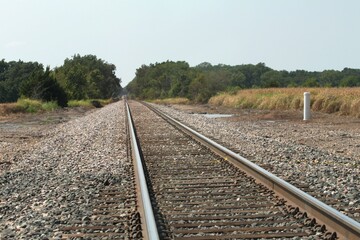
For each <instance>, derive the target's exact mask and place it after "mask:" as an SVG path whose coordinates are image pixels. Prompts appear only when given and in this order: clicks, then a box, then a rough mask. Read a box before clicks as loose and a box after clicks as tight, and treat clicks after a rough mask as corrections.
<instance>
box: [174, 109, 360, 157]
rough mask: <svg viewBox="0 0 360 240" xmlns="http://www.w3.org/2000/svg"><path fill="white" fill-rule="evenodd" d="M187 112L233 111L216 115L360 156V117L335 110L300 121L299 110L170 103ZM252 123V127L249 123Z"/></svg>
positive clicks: (259, 131)
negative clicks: (337, 113) (347, 115)
mask: <svg viewBox="0 0 360 240" xmlns="http://www.w3.org/2000/svg"><path fill="white" fill-rule="evenodd" d="M171 107H172V108H174V109H177V110H180V111H183V112H186V113H189V114H206V113H208V114H209V113H210V114H233V116H232V117H226V118H217V121H222V122H229V121H230V122H237V123H238V126H239V127H241V126H242V124H243V125H244V126H247V127H246V131H247V132H248V133H250V134H254V135H260V136H261V135H262V134H263V135H264V136H265V135H266V136H267V137H271V138H275V139H280V140H281V139H284V140H286V141H292V142H295V143H299V144H303V145H308V146H311V147H316V148H319V149H322V150H326V151H328V152H330V153H333V154H337V155H342V156H344V157H349V158H354V159H360V119H358V118H354V117H344V116H338V115H335V114H325V113H318V112H312V118H311V120H309V121H303V120H302V119H303V116H302V112H301V111H275V110H253V109H233V108H226V107H214V106H210V105H171ZM249 126H252V127H249Z"/></svg>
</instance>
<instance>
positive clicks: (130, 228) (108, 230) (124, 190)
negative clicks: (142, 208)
mask: <svg viewBox="0 0 360 240" xmlns="http://www.w3.org/2000/svg"><path fill="white" fill-rule="evenodd" d="M124 125H125V126H124V127H125V128H126V131H127V134H126V136H127V142H126V143H127V150H128V154H127V161H128V164H127V165H125V166H123V167H126V168H127V171H128V173H129V174H128V175H127V176H119V178H124V177H125V178H127V179H126V181H113V180H111V179H109V180H106V181H105V182H104V183H103V188H102V190H101V191H99V192H97V193H95V196H94V197H95V203H94V204H92V208H93V211H92V213H91V214H90V215H89V216H84V217H82V218H81V219H74V220H73V221H68V222H65V223H62V224H61V227H59V228H58V229H56V231H58V232H61V233H62V235H61V239H143V233H142V226H141V217H140V214H139V208H138V204H137V201H138V198H137V192H136V191H137V189H136V174H135V172H136V170H135V167H134V165H133V164H132V158H131V153H130V134H129V132H128V128H127V126H128V119H126V123H124ZM120 180H121V179H120Z"/></svg>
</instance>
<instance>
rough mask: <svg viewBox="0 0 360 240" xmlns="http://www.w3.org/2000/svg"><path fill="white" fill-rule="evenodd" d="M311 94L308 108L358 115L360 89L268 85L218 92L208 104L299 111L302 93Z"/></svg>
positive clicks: (359, 111) (359, 114)
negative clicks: (234, 91)
mask: <svg viewBox="0 0 360 240" xmlns="http://www.w3.org/2000/svg"><path fill="white" fill-rule="evenodd" d="M304 92H310V93H311V109H312V110H313V111H319V112H325V113H337V114H340V115H345V116H354V117H357V118H360V88H268V89H249V90H239V91H237V92H236V93H234V94H229V93H220V94H218V95H216V96H214V97H212V98H211V99H210V100H209V104H212V105H216V106H226V107H234V108H254V109H269V110H300V109H302V108H303V104H304V100H303V93H304Z"/></svg>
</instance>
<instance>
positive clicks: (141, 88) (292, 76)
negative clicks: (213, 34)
mask: <svg viewBox="0 0 360 240" xmlns="http://www.w3.org/2000/svg"><path fill="white" fill-rule="evenodd" d="M356 86H360V69H351V68H344V69H343V70H342V71H337V70H324V71H322V72H316V71H314V72H311V71H305V70H296V71H286V70H282V71H277V70H274V69H271V68H270V67H267V66H266V65H265V64H264V63H258V64H255V65H254V64H243V65H236V66H230V65H225V64H218V65H212V64H210V63H208V62H203V63H201V64H199V65H197V66H195V67H190V66H189V64H188V63H187V62H184V61H178V62H173V61H166V62H162V63H155V64H150V65H142V66H141V67H140V68H138V69H137V70H136V73H135V78H134V79H133V80H132V81H131V82H130V83H129V84H128V85H127V86H126V90H127V92H128V94H129V95H130V96H133V97H136V98H139V99H155V98H169V97H170V98H171V97H187V98H189V99H191V100H193V101H195V102H206V101H207V100H208V99H209V98H210V97H211V96H214V95H215V94H216V93H218V92H221V91H236V90H239V89H249V88H277V87H356Z"/></svg>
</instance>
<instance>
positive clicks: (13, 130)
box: [0, 107, 93, 172]
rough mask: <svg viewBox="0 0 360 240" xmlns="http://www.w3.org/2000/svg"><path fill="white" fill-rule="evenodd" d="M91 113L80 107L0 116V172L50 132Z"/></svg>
mask: <svg viewBox="0 0 360 240" xmlns="http://www.w3.org/2000/svg"><path fill="white" fill-rule="evenodd" d="M89 111H93V110H92V109H87V108H81V107H78V108H69V109H60V110H55V111H52V112H45V113H38V114H31V113H26V114H24V113H21V114H12V115H6V116H0V170H2V169H6V168H7V167H8V166H9V165H10V164H12V163H14V162H15V161H17V160H18V157H19V156H20V154H22V153H24V152H26V151H29V149H30V148H31V146H33V145H34V144H35V143H36V142H38V141H39V140H40V139H42V138H44V137H46V134H47V132H48V130H50V129H52V128H54V127H55V126H56V125H58V124H60V123H63V122H67V121H69V120H71V119H74V118H78V117H80V116H84V115H85V114H87V113H88V112H89ZM0 172H1V171H0Z"/></svg>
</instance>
